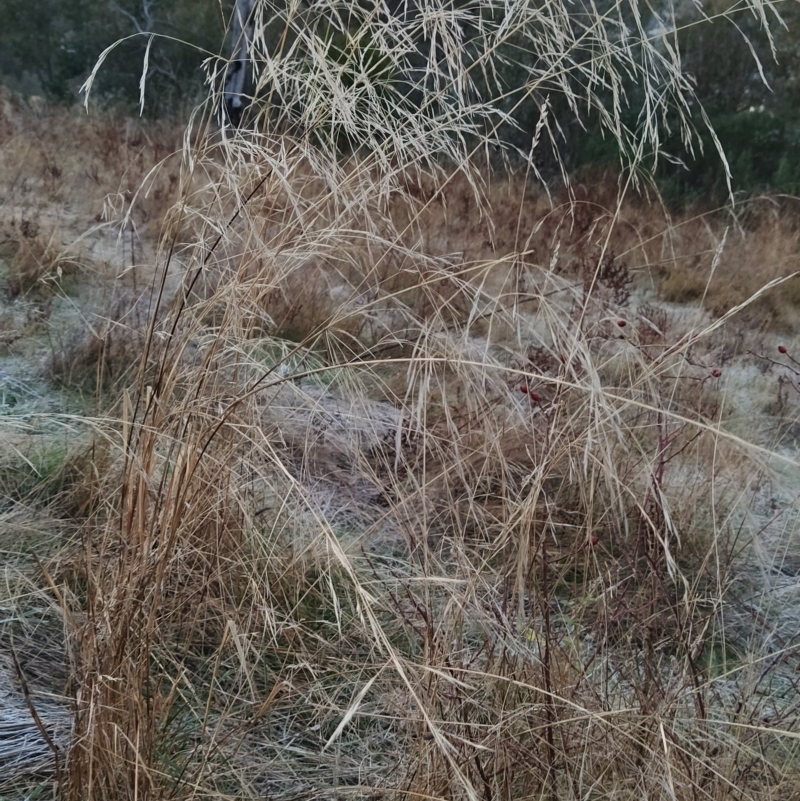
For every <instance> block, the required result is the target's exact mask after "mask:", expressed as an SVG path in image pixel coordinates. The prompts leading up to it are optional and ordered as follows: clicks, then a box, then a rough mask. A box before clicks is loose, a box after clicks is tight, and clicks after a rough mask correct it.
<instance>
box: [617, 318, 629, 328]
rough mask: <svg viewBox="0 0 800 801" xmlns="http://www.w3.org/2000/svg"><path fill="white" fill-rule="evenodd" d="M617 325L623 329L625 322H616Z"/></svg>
mask: <svg viewBox="0 0 800 801" xmlns="http://www.w3.org/2000/svg"><path fill="white" fill-rule="evenodd" d="M617 325H618V326H619V327H620V328H625V326H626V325H627V323H626V322H625V320H617Z"/></svg>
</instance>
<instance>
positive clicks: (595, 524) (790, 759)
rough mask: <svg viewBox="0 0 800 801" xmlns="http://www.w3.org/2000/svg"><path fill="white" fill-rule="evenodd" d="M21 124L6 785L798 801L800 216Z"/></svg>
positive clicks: (14, 147) (10, 172) (5, 430)
mask: <svg viewBox="0 0 800 801" xmlns="http://www.w3.org/2000/svg"><path fill="white" fill-rule="evenodd" d="M323 62H324V60H323ZM289 66H291V65H289ZM289 66H287V68H286V69H287V70H288V69H289ZM309 69H310V68H309ZM307 76H308V73H306V78H307ZM315 77H316V78H317V79H318V80H319V81H320V82H322V81H323V78H324V77H325V76H324V74H323V73H322V72H319V73H315ZM306 82H307V84H308V85H309V86H311V88H312V89H314V91H320V92H321V89H320V88H319V86H317V87H316V88H314V86H313V85H312V84H313V81H310V80H307V81H306ZM295 88H297V87H295ZM304 90H308V91H311V89H308V86H306V87H304ZM304 97H305V95H304ZM358 101H359V102H358V103H356V104H354V105H353V106H347V110H349V111H350V112H353V114H354V115H355V116H354V117H353V118H352V119H349V120H348V119H346V118H340V119H345V123H347V124H349V123H351V122H352V123H353V124H354V125H356V126H357V125H358V116H357V114H356V112H358V113H364V111H365V109H366V111H368V112H370V113H372V112H374V114H375V116H374V117H372V118H369V119H368V125H367V133H366V134H365V136H366V137H369V136H373V137H376V136H377V133H380V132H381V131H382V129H381V128H380V127H379V123H381V124H386V125H387V126H389V129H390V130H391V131H393V132H394V131H395V129H394V128H391V126H392V125H393V124H394V122H396V120H394V119H390V120H388V121H387V120H386V119H385V118H384V117H381V116H380V115H381V113H382V111H381V109H383V108H384V103H385V97H383V96H381V98H380V102H379V103H378V106H377V110H376V109H375V108H374V107H372V106H370V104H369V101H370V98H369V96H367V95H364V96H361V97H359V98H358ZM6 102H7V107H6V112H5V114H4V118H3V119H4V121H5V122H4V125H5V126H6V127H5V128H4V129H3V133H2V141H0V158H1V159H2V164H1V168H2V180H3V187H4V190H3V191H4V197H3V208H2V214H3V220H2V225H3V226H4V231H5V232H6V235H5V240H6V244H5V245H4V247H5V248H6V250H4V251H3V254H2V258H3V263H4V266H3V269H4V274H3V281H4V285H3V292H4V300H3V303H4V305H3V311H2V315H3V317H2V320H3V322H2V331H3V332H4V337H5V338H4V340H3V347H4V349H5V355H4V356H3V358H4V362H3V366H2V368H0V369H1V370H2V373H1V375H2V376H3V381H4V385H3V392H4V393H5V394H4V395H3V406H2V412H3V415H2V417H0V436H2V437H3V441H4V443H7V444H8V446H9V447H8V449H7V450H6V451H4V453H3V456H2V460H3V461H2V464H0V482H2V487H3V488H4V490H5V491H4V492H3V495H4V497H6V498H7V499H8V500H7V501H5V502H4V506H3V507H2V508H0V536H2V547H3V549H4V551H5V554H6V564H5V567H4V578H5V581H4V584H3V588H2V605H3V608H4V615H3V622H2V625H1V627H0V636H1V637H2V644H3V648H4V654H5V655H7V658H6V659H5V660H4V661H3V662H2V663H0V682H1V683H2V684H0V686H2V687H3V689H4V692H7V694H8V698H9V699H11V700H10V702H9V705H8V710H9V712H8V713H6V712H0V726H2V729H1V731H2V732H3V735H2V739H0V761H2V762H3V764H4V765H5V766H7V767H9V768H10V769H9V770H7V771H6V772H5V775H4V779H3V780H2V781H3V782H5V783H4V784H2V787H3V789H2V792H4V793H6V794H8V795H10V796H12V795H15V794H18V795H19V796H20V797H21V796H22V795H27V796H29V797H30V794H31V793H34V794H35V793H36V792H39V793H42V792H44V791H43V790H42V789H41V788H42V786H43V785H42V783H41V782H42V776H46V777H47V781H48V782H52V783H53V784H54V786H55V788H56V792H57V793H59V794H60V795H62V796H63V797H69V798H74V799H78V798H94V799H109V801H110V800H111V799H115V800H116V799H118V798H131V799H144V798H178V797H197V798H209V797H213V798H222V797H236V798H256V797H270V798H280V799H289V798H342V797H359V798H360V797H366V798H398V799H399V798H412V797H413V798H419V797H426V798H469V799H478V798H480V799H486V800H487V801H488V799H495V798H497V799H522V798H534V797H536V798H559V799H560V798H575V799H578V798H580V799H601V798H621V799H629V798H631V799H632V798H659V799H660V798H664V799H667V798H669V799H673V801H674V799H728V798H747V799H778V798H787V799H788V798H792V797H794V796H795V794H796V792H797V787H798V754H797V752H796V749H797V745H796V736H795V730H796V725H797V715H798V701H800V695H798V687H797V683H798V672H797V666H798V662H797V654H796V648H797V645H796V641H795V637H796V625H795V622H794V621H795V620H796V614H797V607H798V598H797V576H798V574H799V573H800V559H799V558H798V543H797V541H796V533H795V529H796V499H797V495H798V489H800V472H798V471H799V470H800V465H798V463H797V460H796V455H795V453H794V445H793V443H794V442H795V441H796V435H797V412H798V409H800V404H799V403H798V397H797V396H798V387H799V386H800V385H799V384H798V376H800V369H798V362H796V361H795V358H794V356H793V354H794V353H795V352H796V351H797V348H798V347H800V342H798V341H797V340H796V339H795V338H794V337H793V336H792V335H791V334H789V333H787V332H788V331H790V329H791V326H792V325H793V323H794V320H795V318H796V313H795V311H794V295H795V294H796V292H797V288H796V281H797V279H796V278H793V277H791V276H792V274H793V270H794V266H795V263H796V261H797V255H796V254H797V228H796V222H795V219H794V218H795V209H794V206H793V204H794V203H795V201H793V200H791V199H782V200H781V201H777V200H774V199H769V198H763V199H754V200H753V201H751V202H750V203H748V204H746V205H744V206H742V207H739V208H735V209H733V210H728V211H724V210H722V211H720V210H718V211H716V212H708V213H705V212H702V211H697V213H695V214H687V215H685V216H683V217H680V218H670V217H669V215H668V214H667V213H666V212H665V211H664V209H663V208H662V206H661V205H660V204H659V203H658V202H657V201H656V199H655V198H653V197H652V196H651V197H649V198H648V197H647V195H646V192H645V191H644V190H642V192H641V193H638V194H637V193H636V192H635V191H634V190H633V189H632V188H631V186H630V185H629V183H628V182H626V179H625V178H624V177H623V178H621V179H618V178H617V176H598V175H590V174H586V175H584V176H577V177H576V178H575V180H574V181H573V182H572V184H571V189H569V190H567V189H557V188H556V189H553V190H552V192H551V193H549V194H548V192H547V191H545V189H544V188H543V187H542V186H541V184H540V183H538V182H537V181H535V180H534V178H533V174H532V172H531V174H529V175H528V176H527V178H526V177H525V176H524V175H519V174H513V175H506V174H504V173H502V172H500V171H495V172H493V173H492V172H489V171H488V170H484V169H480V168H479V165H476V163H475V162H474V160H471V159H468V158H463V159H461V160H460V161H457V160H456V158H455V157H456V156H460V155H463V154H462V153H461V151H459V150H458V147H457V146H456V145H453V144H452V141H451V140H446V139H437V138H436V137H438V136H439V131H438V130H437V129H436V127H435V126H434V125H432V124H430V123H431V120H430V119H429V120H427V121H424V120H423V123H420V125H421V129H420V130H418V131H415V132H414V133H416V134H418V135H419V137H423V136H428V135H430V136H432V137H433V141H434V145H437V146H441V148H444V147H445V145H447V146H448V147H452V150H451V151H450V152H449V153H447V154H445V155H448V156H449V157H450V158H451V162H452V163H450V166H449V167H447V168H445V167H444V166H442V165H443V164H444V163H445V160H444V159H443V158H442V153H441V152H440V153H439V154H435V153H433V152H432V153H431V154H430V158H428V160H427V161H423V162H420V161H419V158H418V157H419V154H420V152H422V148H423V147H424V145H425V140H423V139H419V141H414V142H413V143H406V142H405V140H402V139H399V140H394V144H395V145H398V142H399V145H402V147H401V146H398V147H396V149H395V150H394V151H393V152H391V153H388V152H386V151H385V150H384V151H382V150H381V149H380V148H378V147H377V146H376V147H375V148H374V151H372V152H371V153H367V154H364V153H359V154H357V155H351V156H349V157H347V158H344V157H342V156H341V154H340V153H339V152H338V151H337V150H336V148H335V147H334V146H333V145H334V144H335V142H334V141H333V140H334V139H336V140H337V141H338V133H337V132H336V131H333V130H330V131H328V130H327V129H326V130H324V131H323V135H330V137H331V140H330V141H329V142H328V144H330V145H331V147H329V148H328V147H326V143H325V140H324V136H323V138H322V139H321V137H320V134H319V131H318V130H317V131H316V133H315V135H314V136H310V135H308V134H307V133H306V132H303V131H302V130H301V129H298V128H293V126H292V124H291V123H292V119H291V118H288V119H287V118H284V119H281V120H278V121H277V122H275V121H274V120H272V119H271V118H270V117H269V116H265V117H264V118H262V119H261V120H260V122H257V123H256V124H255V128H254V130H241V131H232V130H230V129H225V130H224V131H223V132H222V133H220V132H219V131H216V130H214V128H213V124H212V111H213V106H212V105H211V104H210V105H209V107H208V108H209V110H208V111H206V113H205V115H203V114H199V115H198V117H196V118H195V119H193V121H192V123H191V126H190V129H189V134H188V135H187V136H186V137H185V140H184V144H183V148H182V152H181V153H180V154H178V156H177V157H173V156H172V154H173V153H175V152H176V151H177V150H178V147H179V137H177V136H176V132H175V129H174V128H170V127H169V126H167V125H163V126H160V127H147V126H141V125H139V124H138V123H136V122H132V121H124V120H120V119H114V118H106V117H100V118H97V117H94V118H92V117H90V118H88V119H87V118H82V119H77V118H75V117H74V116H73V115H72V113H71V112H67V111H64V110H44V111H40V112H34V111H32V110H30V109H24V108H22V107H19V106H16V107H15V106H14V105H13V103H14V102H16V101H13V99H11V98H7V100H6ZM257 108H258V107H257ZM285 108H286V109H288V111H287V112H286V114H291V113H294V112H295V111H297V109H299V111H297V113H299V114H301V113H304V111H303V109H304V107H303V106H302V104H300V105H298V106H295V107H291V106H289V105H285ZM309 108H310V106H309ZM449 114H450V111H447V112H446V113H445V114H444V118H445V119H446V120H447V119H450V118H449V117H448V116H447V115H449ZM440 121H441V120H440ZM451 121H452V120H451ZM345 123H343V124H345ZM67 125H69V126H71V127H72V132H71V133H70V139H71V140H75V139H76V137H75V133H74V132H75V130H76V129H77V130H79V131H80V132H81V137H80V141H81V142H82V146H81V148H80V149H77V150H70V149H69V148H68V147H67V146H65V144H64V139H63V138H62V137H63V136H64V130H65V128H66V127H67ZM426 126H428V127H426ZM355 130H356V131H358V130H359V129H358V128H357V127H356V128H355ZM121 131H125V136H124V137H122V135H121ZM376 132H377V133H376ZM383 133H385V131H383ZM375 142H377V139H375ZM406 144H408V149H404V146H405V145H406ZM20 153H25V154H27V155H26V157H25V158H24V159H21V158H20V156H19V154H20ZM435 155H437V156H438V158H434V156H435ZM151 168H152V169H153V171H152V172H151ZM139 186H144V189H143V190H142V191H141V192H140V193H139V194H138V196H137V197H134V193H135V192H136V190H137V188H138V187H139ZM76 198H77V200H76ZM104 213H105V219H104V216H103V214H104ZM95 216H97V220H96V221H94V217H95ZM92 222H93V223H94V224H93V225H92V224H91V223H92ZM95 226H99V227H95ZM90 228H91V229H92V233H91V235H89V234H86V233H85V232H86V231H87V230H89V229H90ZM131 243H133V244H131ZM68 309H72V313H68V312H67V310H68ZM20 363H24V364H25V365H27V370H28V372H27V373H25V374H24V375H23V376H22V377H20V375H21V374H19V373H15V372H14V370H19V369H20V368H19V364H20ZM6 375H7V376H8V379H7V380H6V378H5V377H6ZM12 381H16V384H15V386H16V387H17V388H16V389H13V390H12V389H11V387H12ZM36 381H40V382H43V383H40V384H37V383H36ZM34 387H41V389H40V390H39V392H38V394H37V393H36V392H34V389H33V388H34ZM56 389H58V391H59V393H60V394H57V393H56ZM13 393H16V394H14V397H15V400H14V403H13V404H12V403H10V402H9V401H8V400H7V399H8V398H9V397H10V396H11V394H13ZM7 733H8V734H7ZM7 743H8V744H9V745H8V747H6V744H7ZM12 744H13V748H12ZM26 748H28V749H30V751H29V752H26V751H25V749H26ZM26 753H27V754H29V755H30V756H28V757H26V756H25V755H26ZM36 787H39V788H40V789H39V790H38V791H37V790H35V789H31V788H36ZM47 792H48V793H49V792H50V790H49V786H48V789H47Z"/></svg>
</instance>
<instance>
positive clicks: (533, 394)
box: [531, 392, 542, 403]
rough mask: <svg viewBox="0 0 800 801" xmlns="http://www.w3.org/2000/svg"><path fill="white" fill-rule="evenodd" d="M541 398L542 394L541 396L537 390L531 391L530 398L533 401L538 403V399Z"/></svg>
mask: <svg viewBox="0 0 800 801" xmlns="http://www.w3.org/2000/svg"><path fill="white" fill-rule="evenodd" d="M541 399H542V396H541V395H540V394H539V393H538V392H531V400H532V401H533V402H534V403H539V401H540V400H541Z"/></svg>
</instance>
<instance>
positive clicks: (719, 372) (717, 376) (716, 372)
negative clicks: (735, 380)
mask: <svg viewBox="0 0 800 801" xmlns="http://www.w3.org/2000/svg"><path fill="white" fill-rule="evenodd" d="M711 375H713V376H714V378H719V377H720V376H721V375H722V370H719V369H717V368H716V367H715V368H714V369H713V370H712V371H711Z"/></svg>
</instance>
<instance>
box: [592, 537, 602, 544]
mask: <svg viewBox="0 0 800 801" xmlns="http://www.w3.org/2000/svg"><path fill="white" fill-rule="evenodd" d="M589 542H591V543H592V545H597V543H598V542H600V540H599V539H597V537H592V538H591V539H590V540H589Z"/></svg>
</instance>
